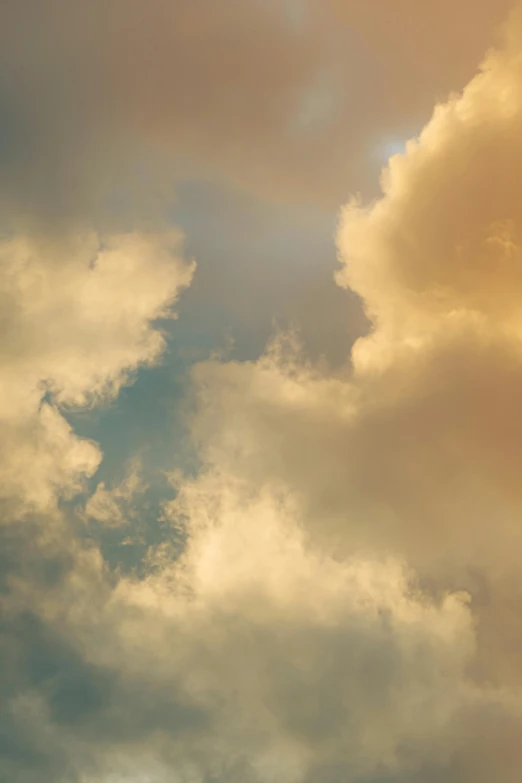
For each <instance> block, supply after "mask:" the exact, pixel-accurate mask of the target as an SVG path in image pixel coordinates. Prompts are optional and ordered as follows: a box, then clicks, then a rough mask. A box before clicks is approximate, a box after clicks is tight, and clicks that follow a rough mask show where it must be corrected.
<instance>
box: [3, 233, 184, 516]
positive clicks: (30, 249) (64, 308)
mask: <svg viewBox="0 0 522 783" xmlns="http://www.w3.org/2000/svg"><path fill="white" fill-rule="evenodd" d="M179 243H180V240H179V236H178V235H177V234H166V235H163V236H152V235H146V234H138V233H134V234H127V235H121V236H113V237H106V238H98V237H96V236H87V237H85V238H84V237H75V238H73V239H67V240H63V241H62V240H61V241H60V242H59V243H56V242H54V241H52V242H51V241H49V240H47V239H42V240H38V239H34V238H31V237H25V236H21V235H16V236H13V237H6V238H4V239H3V240H2V242H1V244H0V255H1V258H2V271H1V273H0V297H1V299H2V302H3V308H2V335H3V340H2V347H1V348H0V367H1V373H2V382H1V386H0V430H1V438H0V442H1V444H2V445H1V447H0V492H1V494H2V497H5V498H8V497H9V496H10V495H11V494H12V493H14V494H15V495H16V496H18V497H19V498H23V499H24V502H26V503H28V504H29V506H30V507H31V508H33V509H34V510H36V509H43V508H49V505H50V504H51V505H52V503H53V502H54V500H55V499H56V497H57V496H58V495H59V494H62V493H65V494H67V493H68V492H69V491H71V492H73V494H74V491H77V490H78V489H79V487H80V486H81V484H80V483H79V482H81V480H82V479H83V478H84V477H87V476H90V475H92V473H94V471H95V470H96V468H97V466H98V464H99V461H100V459H101V454H100V452H99V450H98V449H97V448H96V446H95V445H94V444H91V443H89V442H88V441H85V440H81V439H79V438H78V437H77V436H76V435H75V434H74V433H73V431H72V429H71V427H70V426H69V425H68V424H67V422H66V420H65V419H64V418H63V414H62V412H61V410H62V409H63V408H64V407H67V406H69V407H70V406H85V405H90V404H93V403H94V402H99V401H101V400H108V399H111V398H112V397H114V396H115V395H116V394H117V392H118V390H119V389H120V387H121V386H122V384H124V383H126V382H128V380H129V378H130V373H132V372H133V371H135V370H136V369H137V368H138V367H140V366H142V365H147V364H151V363H153V362H155V361H157V360H158V358H159V356H160V354H161V352H162V350H163V348H164V345H165V342H164V338H163V336H162V334H161V331H160V330H159V329H158V328H157V326H155V321H157V320H158V319H159V318H162V317H163V318H165V317H169V316H170V313H171V311H170V307H171V305H172V304H173V303H174V301H175V299H176V297H177V295H178V292H179V291H180V290H181V289H183V288H185V287H186V286H187V285H188V284H189V282H190V279H191V277H192V273H193V266H191V265H189V264H185V263H184V262H183V261H182V260H181V259H180V256H179Z"/></svg>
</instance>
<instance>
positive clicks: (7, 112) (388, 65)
mask: <svg viewBox="0 0 522 783" xmlns="http://www.w3.org/2000/svg"><path fill="white" fill-rule="evenodd" d="M510 6H511V3H510V2H509V0H482V2H480V3H478V4H477V3H476V2H473V0H459V1H458V2H450V1H449V0H444V2H438V3H427V4H426V3H424V4H420V3H417V2H414V0H401V1H400V2H398V3H391V2H381V3H378V4H375V3H371V4H369V3H365V4H361V3H358V2H355V0H354V1H353V2H352V0H326V1H325V0H290V1H289V2H281V3H275V2H272V1H270V2H266V3H260V2H253V1H252V0H250V2H241V1H240V0H226V2H224V3H219V4H216V3H214V2H212V0H205V1H204V2H198V3H196V4H195V3H193V2H190V1H189V0H182V2H175V3H174V2H169V0H150V2H147V3H144V2H141V0H130V1H129V0H111V2H101V1H100V0H93V1H92V2H89V3H86V2H83V0H72V1H71V0H45V2H40V0H7V2H4V3H3V4H2V10H1V11H0V31H1V32H0V51H1V55H0V107H1V114H2V122H1V125H0V167H1V168H0V171H1V179H2V194H1V203H2V209H3V211H4V215H6V214H7V215H8V214H9V213H11V214H13V210H14V214H15V215H18V218H19V217H20V215H19V212H20V211H21V212H22V213H23V214H24V215H26V217H27V214H28V213H29V215H32V216H33V218H34V217H35V216H36V217H38V218H40V217H42V215H46V216H47V218H51V219H53V220H57V219H60V220H61V219H62V218H63V216H64V215H65V216H68V217H71V216H75V217H76V218H80V219H81V218H85V216H86V215H88V216H93V215H95V216H96V220H97V221H100V222H104V221H106V222H112V223H114V221H116V220H118V219H119V220H120V221H121V220H122V214H126V215H127V219H128V210H129V208H131V212H132V213H133V214H134V213H135V210H136V209H137V208H139V212H140V215H141V219H142V220H144V219H146V218H148V219H151V218H152V216H153V215H154V214H155V210H157V208H158V207H159V208H161V198H162V196H164V195H165V192H168V191H166V190H165V189H166V188H168V187H169V186H170V185H171V182H169V176H172V174H173V173H177V174H178V175H181V176H183V175H185V176H194V175H196V176H197V177H200V178H201V177H203V178H207V179H209V178H210V179H214V178H216V177H217V178H218V179H222V180H223V179H224V180H225V181H226V182H231V183H232V184H236V185H240V186H241V187H244V188H246V189H247V190H249V189H250V190H252V189H253V190H254V191H258V192H262V193H264V194H265V195H268V196H269V197H270V198H276V199H280V198H281V197H283V198H286V197H290V196H291V197H292V198H294V199H295V198H297V199H305V200H308V201H312V202H313V203H326V204H328V205H329V206H330V207H333V208H336V207H337V205H338V203H339V201H340V200H341V199H345V198H346V197H347V196H348V194H349V193H351V192H353V191H355V190H359V189H360V188H362V189H363V190H365V191H366V192H367V193H368V192H372V193H374V192H375V180H376V175H377V173H378V170H379V168H380V166H381V165H382V162H383V161H384V160H385V158H386V157H387V155H388V154H389V149H390V148H391V147H393V145H396V144H397V143H398V144H402V143H403V142H404V141H405V139H406V138H408V137H409V136H410V135H411V134H412V133H416V132H417V130H418V129H419V127H421V125H422V124H423V123H424V122H425V121H426V120H427V119H428V117H429V114H430V112H431V110H432V107H433V103H434V101H436V100H437V101H438V100H441V99H445V98H446V96H447V94H448V93H449V92H450V90H455V89H460V88H461V87H462V86H463V85H464V84H465V82H466V81H467V80H468V79H469V78H470V77H471V75H472V74H473V72H474V69H475V67H476V65H477V63H478V61H479V59H480V58H481V57H482V54H483V52H484V50H485V49H486V47H487V46H489V45H490V44H491V43H492V40H493V37H494V33H493V29H494V27H495V26H496V25H498V24H499V23H501V22H502V21H503V19H504V17H505V15H506V13H507V11H508V10H509V8H510ZM108 201H109V203H111V204H113V205H114V204H116V205H117V206H118V208H117V209H116V210H114V209H112V210H109V211H107V209H106V207H107V203H108ZM122 210H123V213H122Z"/></svg>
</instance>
